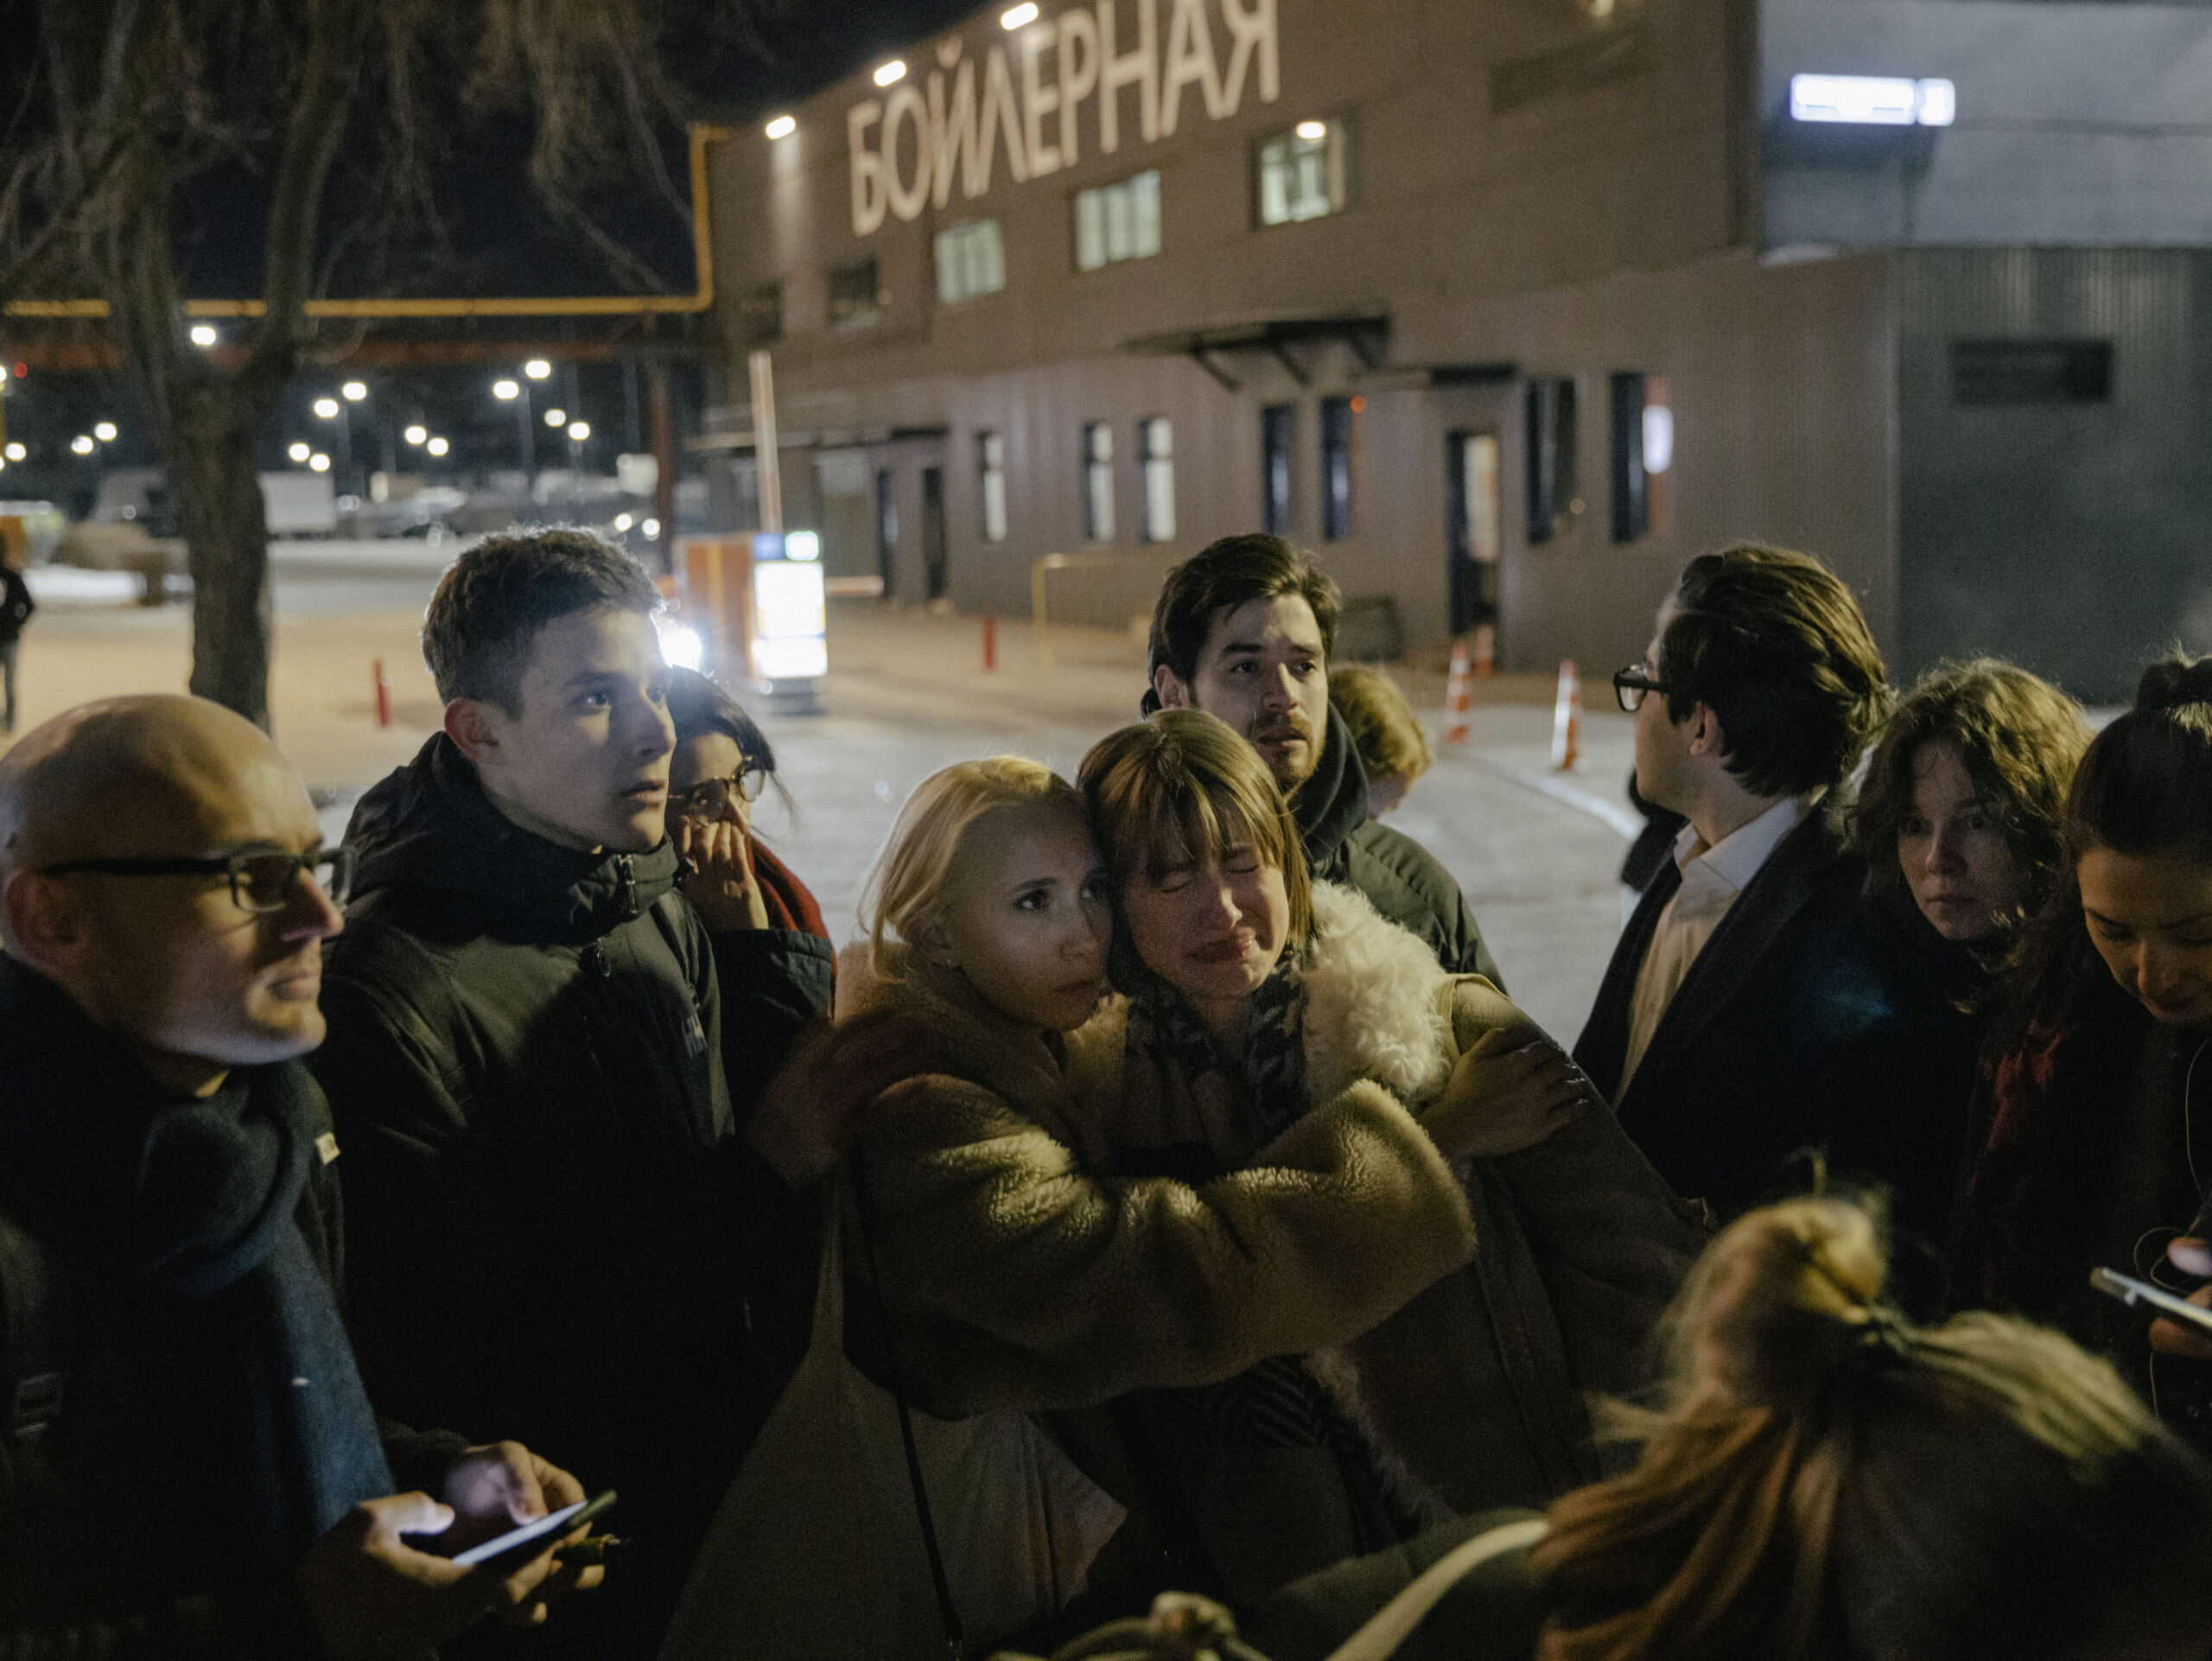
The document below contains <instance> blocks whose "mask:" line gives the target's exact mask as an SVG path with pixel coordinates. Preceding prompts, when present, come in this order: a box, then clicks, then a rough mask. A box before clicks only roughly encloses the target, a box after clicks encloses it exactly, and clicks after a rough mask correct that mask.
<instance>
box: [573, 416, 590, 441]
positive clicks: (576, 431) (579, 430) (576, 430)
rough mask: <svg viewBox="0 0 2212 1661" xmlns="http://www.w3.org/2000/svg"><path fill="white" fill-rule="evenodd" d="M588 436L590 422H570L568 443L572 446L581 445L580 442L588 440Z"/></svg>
mask: <svg viewBox="0 0 2212 1661" xmlns="http://www.w3.org/2000/svg"><path fill="white" fill-rule="evenodd" d="M590 436H591V423H590V422H588V421H571V422H570V423H569V442H571V443H574V444H581V443H582V442H584V440H586V439H587V438H589V437H590Z"/></svg>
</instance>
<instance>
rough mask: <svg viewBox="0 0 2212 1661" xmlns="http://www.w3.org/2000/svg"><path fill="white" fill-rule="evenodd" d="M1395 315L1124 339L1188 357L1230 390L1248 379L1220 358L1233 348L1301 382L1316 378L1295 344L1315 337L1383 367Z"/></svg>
mask: <svg viewBox="0 0 2212 1661" xmlns="http://www.w3.org/2000/svg"><path fill="white" fill-rule="evenodd" d="M1389 337H1390V320H1389V317H1388V316H1378V315H1370V314H1359V315H1342V314H1334V315H1320V316H1312V315H1309V316H1291V317H1261V318H1254V319H1251V320H1249V321H1243V322H1236V323H1220V324H1216V325H1215V326H1213V327H1212V328H1181V329H1172V330H1169V331H1168V332H1167V333H1166V334H1140V335H1138V336H1137V337H1136V338H1135V339H1134V340H1124V341H1122V351H1124V352H1134V353H1140V354H1142V355H1150V356H1160V357H1188V358H1189V359H1190V360H1191V361H1192V362H1193V363H1195V364H1197V365H1198V367H1199V368H1201V369H1203V370H1205V372H1206V373H1208V374H1209V375H1211V376H1212V377H1213V378H1214V379H1216V380H1217V381H1218V382H1220V383H1221V385H1222V386H1223V387H1224V388H1225V389H1226V390H1227V391H1231V392H1234V391H1239V390H1241V388H1242V386H1243V383H1242V382H1240V381H1239V380H1237V379H1236V377H1235V376H1234V375H1232V374H1230V372H1229V371H1228V369H1226V368H1225V367H1224V366H1223V365H1222V364H1221V363H1220V361H1219V360H1220V359H1221V358H1222V357H1224V356H1226V355H1228V354H1229V353H1237V352H1264V353H1268V355H1269V356H1270V357H1272V358H1274V360H1275V361H1276V362H1278V363H1280V364H1281V365H1282V366H1283V367H1284V368H1285V369H1286V370H1287V371H1288V372H1289V373H1290V378H1291V379H1293V380H1294V381H1296V382H1297V383H1298V384H1299V385H1300V386H1306V385H1311V384H1312V379H1313V377H1312V375H1311V374H1310V372H1308V371H1307V370H1306V366H1304V365H1302V364H1300V362H1299V361H1298V359H1297V357H1296V356H1295V355H1294V353H1292V351H1291V349H1290V348H1291V347H1294V346H1298V345H1301V344H1303V343H1305V342H1306V341H1310V340H1341V341H1343V342H1344V345H1346V346H1348V347H1351V349H1352V352H1353V353H1354V354H1355V355H1357V357H1358V359H1359V361H1360V363H1361V364H1362V366H1364V367H1365V368H1367V369H1370V370H1373V369H1375V368H1376V367H1377V366H1380V365H1381V363H1382V361H1383V356H1384V354H1385V353H1386V352H1387V350H1388V348H1389Z"/></svg>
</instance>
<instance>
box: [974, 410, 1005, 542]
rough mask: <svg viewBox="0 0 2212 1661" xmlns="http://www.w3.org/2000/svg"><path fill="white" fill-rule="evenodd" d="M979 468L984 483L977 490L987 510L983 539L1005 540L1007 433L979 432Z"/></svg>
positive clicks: (983, 507) (977, 470)
mask: <svg viewBox="0 0 2212 1661" xmlns="http://www.w3.org/2000/svg"><path fill="white" fill-rule="evenodd" d="M976 472H977V474H979V475H980V482H981V486H982V487H981V489H980V491H979V492H978V498H979V500H981V502H982V509H983V524H982V532H983V540H984V541H985V542H1004V541H1005V540H1006V436H1005V435H1004V434H1003V433H978V434H976Z"/></svg>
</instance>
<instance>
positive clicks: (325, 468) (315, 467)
mask: <svg viewBox="0 0 2212 1661" xmlns="http://www.w3.org/2000/svg"><path fill="white" fill-rule="evenodd" d="M308 468H309V470H310V471H313V472H315V473H327V472H329V471H330V458H329V457H328V456H327V455H324V454H323V453H322V452H321V450H317V451H316V452H315V454H314V455H310V456H309V457H308Z"/></svg>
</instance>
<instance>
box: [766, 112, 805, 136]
mask: <svg viewBox="0 0 2212 1661" xmlns="http://www.w3.org/2000/svg"><path fill="white" fill-rule="evenodd" d="M797 131H798V117H796V116H788V115H779V116H778V117H777V118H775V119H774V120H773V121H771V122H770V123H769V124H768V137H771V138H789V137H791V135H792V134H793V133H795V132H797Z"/></svg>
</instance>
